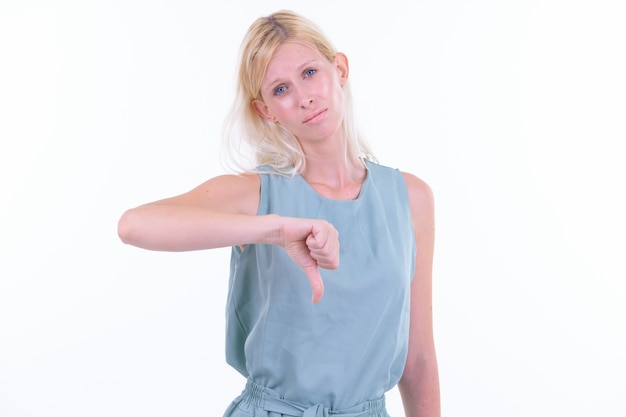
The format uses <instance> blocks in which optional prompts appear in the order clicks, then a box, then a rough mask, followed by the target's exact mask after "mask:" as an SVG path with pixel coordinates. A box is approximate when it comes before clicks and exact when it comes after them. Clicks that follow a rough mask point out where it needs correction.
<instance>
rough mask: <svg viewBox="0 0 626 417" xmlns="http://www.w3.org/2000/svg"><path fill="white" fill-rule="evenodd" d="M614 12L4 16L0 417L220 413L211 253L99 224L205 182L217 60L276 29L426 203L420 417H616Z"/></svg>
mask: <svg viewBox="0 0 626 417" xmlns="http://www.w3.org/2000/svg"><path fill="white" fill-rule="evenodd" d="M622 4H623V2H622V1H620V0H614V1H610V0H594V1H577V0H569V1H566V0H544V1H539V0H526V1H524V0H514V1H504V0H475V1H463V0H450V1H408V0H405V1H401V0H389V1H385V2H360V1H359V2H357V1H354V2H347V1H337V0H332V1H327V0H319V1H315V2H301V1H252V0H249V1H243V0H239V1H228V2H211V1H200V0H196V1H174V0H163V1H148V0H144V1H140V0H110V1H78V0H76V1H69V0H68V1H62V0H60V1H34V0H26V1H24V0H20V1H18V0H9V1H7V0H3V1H2V3H1V5H0V138H1V151H0V210H1V218H0V233H1V239H0V338H1V340H0V416H2V417H26V416H28V417H31V416H37V417H48V416H51V417H52V416H54V417H56V416H58V417H61V416H62V417H85V416H89V417H100V416H103V417H104V416H106V417H110V416H115V417H126V416H128V417H131V416H132V417H137V416H151V417H161V416H163V417H165V416H185V417H194V416H220V415H222V413H223V411H224V409H225V408H226V407H227V405H228V404H229V403H230V401H231V400H232V399H233V398H234V397H235V396H236V395H237V394H238V393H239V392H240V391H241V389H242V388H243V384H244V381H243V378H242V377H240V376H239V375H238V374H237V373H236V372H235V371H234V370H231V369H230V368H228V367H227V366H226V365H225V364H224V353H223V351H224V347H223V346H224V336H223V330H224V306H225V292H226V283H227V275H228V255H229V251H228V250H227V249H219V250H215V251H210V252H196V253H174V254H172V253H157V252H149V251H144V250H141V249H137V248H134V247H129V246H125V245H123V244H122V243H120V241H119V240H118V238H117V235H116V223H117V220H118V218H119V216H120V214H121V213H122V212H123V211H124V210H125V209H127V208H129V207H132V206H135V205H139V204H141V203H144V202H148V201H152V200H156V199H159V198H162V197H167V196H170V195H174V194H178V193H180V192H183V191H186V190H188V189H190V188H191V187H193V186H195V185H197V184H199V183H200V182H202V181H204V180H205V179H207V178H209V177H211V176H214V175H217V174H221V173H223V172H224V171H223V170H222V168H221V166H220V165H219V158H218V153H219V144H220V135H221V128H222V120H223V118H224V116H225V114H226V111H227V110H228V106H229V105H230V102H231V98H232V97H233V85H234V72H235V59H236V54H237V51H238V47H239V43H240V40H241V38H242V37H243V34H244V32H245V30H246V29H247V27H248V25H249V24H250V23H251V22H252V21H253V20H254V19H255V18H256V17H258V16H260V15H266V14H268V13H270V12H272V11H275V10H277V9H280V8H283V7H288V8H291V9H293V10H296V11H298V12H301V13H303V14H305V15H307V16H308V17H310V18H311V19H313V20H314V21H316V22H317V23H318V24H319V25H320V26H321V27H322V28H323V29H324V31H325V32H326V33H327V34H328V35H329V36H330V38H331V39H332V40H333V42H334V43H335V45H336V46H337V47H338V48H339V49H340V50H342V51H344V52H346V53H347V55H348V57H349V58H350V63H351V76H352V86H353V91H354V95H355V99H356V105H357V106H356V111H357V116H358V118H359V120H360V121H361V126H362V128H363V130H364V131H365V133H366V134H367V137H368V139H369V141H370V142H371V144H372V146H373V148H374V150H375V152H376V153H377V155H378V157H379V159H380V160H381V162H383V163H384V164H386V165H390V166H393V167H398V168H401V169H403V170H406V171H410V172H412V173H414V174H416V175H418V176H420V177H421V178H423V179H424V180H426V181H427V182H428V183H429V184H430V185H431V187H432V188H433V189H434V192H435V196H436V202H437V227H438V232H437V248H436V257H435V277H434V300H435V331H436V339H437V349H438V355H439V364H440V374H441V391H442V405H443V413H444V415H445V416H481V417H484V416H494V417H495V416H507V417H517V416H529V417H539V416H542V417H543V416H545V417H554V416H581V417H582V416H602V417H611V416H624V415H626V395H625V394H626V382H625V376H624V375H626V358H625V357H626V355H624V352H626V335H625V332H626V330H625V329H626V321H625V317H626V308H625V307H624V303H625V300H626V284H625V278H626V266H625V258H626V257H625V252H626V245H625V241H626V239H625V233H626V222H625V220H624V213H625V212H626V201H625V200H626V198H625V191H624V190H625V185H624V184H625V180H626V169H625V168H624V159H625V156H626V155H625V152H624V150H623V143H624V140H625V139H626V128H625V119H626V118H625V116H626V100H625V97H626V83H625V77H624V74H626V61H625V57H626V53H625V51H626V46H625V43H626V42H625V40H626V25H625V24H624V22H625V21H626V13H625V12H624V8H623V6H622ZM388 402H389V409H390V411H391V412H392V414H393V415H395V416H400V415H402V412H401V405H400V402H399V396H398V394H397V391H396V390H393V391H392V392H391V393H390V395H389V398H388Z"/></svg>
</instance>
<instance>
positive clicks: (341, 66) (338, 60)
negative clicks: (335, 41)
mask: <svg viewBox="0 0 626 417" xmlns="http://www.w3.org/2000/svg"><path fill="white" fill-rule="evenodd" d="M335 67H336V68H337V73H338V74H339V83H340V84H341V86H342V87H343V85H344V84H345V83H347V82H348V74H349V72H350V66H349V65H348V57H347V56H346V54H344V53H343V52H337V55H335Z"/></svg>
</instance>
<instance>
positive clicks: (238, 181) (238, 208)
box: [181, 173, 261, 214]
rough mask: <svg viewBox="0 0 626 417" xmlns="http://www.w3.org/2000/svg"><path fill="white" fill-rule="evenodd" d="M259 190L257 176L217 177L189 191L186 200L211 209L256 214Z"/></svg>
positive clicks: (259, 185) (259, 183)
mask: <svg viewBox="0 0 626 417" xmlns="http://www.w3.org/2000/svg"><path fill="white" fill-rule="evenodd" d="M260 188H261V180H260V178H259V175H258V174H247V173H246V174H236V175H235V174H226V175H219V176H217V177H213V178H211V179H209V180H208V181H205V182H204V183H202V184H200V185H199V186H197V187H196V188H194V189H193V190H191V191H190V192H189V193H187V194H186V199H187V200H188V202H189V203H191V204H194V205H201V206H204V207H207V208H211V209H216V210H223V211H228V212H233V213H242V214H256V211H257V208H258V205H259V193H260ZM181 197H182V196H181Z"/></svg>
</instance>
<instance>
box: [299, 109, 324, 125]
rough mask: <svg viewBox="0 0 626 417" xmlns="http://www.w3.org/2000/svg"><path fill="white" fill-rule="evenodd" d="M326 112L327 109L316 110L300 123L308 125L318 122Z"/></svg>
mask: <svg viewBox="0 0 626 417" xmlns="http://www.w3.org/2000/svg"><path fill="white" fill-rule="evenodd" d="M326 110H328V109H323V110H318V111H316V112H314V113H311V114H310V115H309V116H308V117H307V118H306V119H304V121H303V122H302V123H310V122H315V121H317V120H319V119H320V118H321V117H322V116H323V115H324V114H325V113H326Z"/></svg>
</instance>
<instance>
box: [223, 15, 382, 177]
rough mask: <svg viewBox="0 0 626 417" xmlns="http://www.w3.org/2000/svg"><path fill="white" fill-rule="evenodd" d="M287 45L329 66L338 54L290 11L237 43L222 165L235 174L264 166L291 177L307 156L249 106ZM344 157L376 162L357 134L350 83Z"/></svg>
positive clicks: (265, 20)
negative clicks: (301, 46) (308, 50)
mask: <svg viewBox="0 0 626 417" xmlns="http://www.w3.org/2000/svg"><path fill="white" fill-rule="evenodd" d="M288 41H301V42H307V43H309V44H311V45H313V46H315V47H316V48H317V49H318V50H319V52H320V53H321V54H322V55H323V56H324V57H325V58H326V59H328V61H329V62H333V60H334V58H335V55H336V54H337V51H336V50H335V48H334V47H333V46H332V44H331V43H330V42H329V41H328V39H327V38H326V37H325V36H324V35H323V33H322V32H321V30H320V29H319V28H318V27H317V26H316V25H315V24H314V23H313V22H311V21H310V20H308V19H306V18H304V17H302V16H300V15H298V14H296V13H294V12H291V11H289V10H281V11H278V12H276V13H273V14H271V15H269V16H267V17H261V18H258V19H257V20H256V21H255V22H253V23H252V25H251V26H250V28H249V29H248V31H247V33H246V35H245V37H244V39H243V42H242V44H241V50H240V56H239V69H238V73H237V86H236V96H235V101H234V103H233V106H232V108H231V110H230V112H229V114H228V117H227V119H226V122H225V126H224V128H225V129H224V139H225V146H224V148H223V149H224V151H225V153H224V155H223V156H224V157H225V158H224V162H225V164H226V166H227V167H229V168H232V169H235V170H237V171H248V172H250V171H255V168H256V167H258V166H260V165H268V166H269V167H271V168H272V170H273V171H274V172H278V173H281V174H286V175H295V174H297V173H298V172H300V171H301V169H302V168H303V167H304V164H305V161H306V157H305V154H304V152H303V150H302V147H301V146H300V143H299V142H298V140H297V138H296V137H295V136H294V135H292V134H291V133H290V132H289V131H287V130H286V129H284V128H283V127H281V126H280V124H278V123H272V122H270V121H268V120H266V119H264V118H262V117H260V116H259V115H258V114H257V113H256V111H255V109H254V106H253V104H252V102H253V100H255V99H261V84H262V82H263V78H264V77H265V72H266V70H267V67H268V65H269V62H270V60H271V58H272V55H273V54H274V51H275V50H276V48H277V47H278V46H279V45H281V44H283V43H285V42H288ZM343 90H344V97H345V100H344V102H345V108H344V121H343V130H344V142H345V157H346V159H348V158H349V157H350V156H353V157H357V158H364V159H369V160H373V161H375V160H376V158H375V157H374V156H373V154H372V152H371V151H370V149H369V146H368V145H367V143H366V142H365V139H364V138H363V136H362V135H361V133H360V132H359V131H358V129H357V127H356V123H355V120H354V115H353V106H352V96H351V94H350V87H349V83H345V84H344V86H343Z"/></svg>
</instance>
